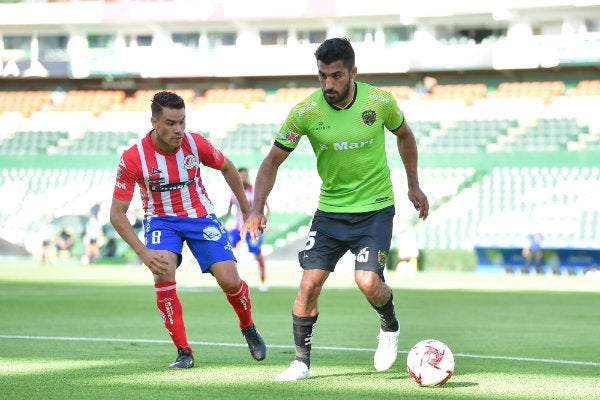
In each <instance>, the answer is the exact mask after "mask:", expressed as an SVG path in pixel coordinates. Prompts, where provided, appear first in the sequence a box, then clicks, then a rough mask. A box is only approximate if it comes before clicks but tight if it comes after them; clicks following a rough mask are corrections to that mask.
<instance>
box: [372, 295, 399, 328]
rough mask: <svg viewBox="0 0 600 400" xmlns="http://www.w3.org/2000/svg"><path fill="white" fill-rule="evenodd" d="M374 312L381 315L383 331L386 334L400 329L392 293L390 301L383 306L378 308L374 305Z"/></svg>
mask: <svg viewBox="0 0 600 400" xmlns="http://www.w3.org/2000/svg"><path fill="white" fill-rule="evenodd" d="M371 306H372V307H373V310H375V312H376V313H377V315H379V318H380V319H381V330H382V331H384V332H396V331H397V330H398V329H399V328H400V323H399V322H398V319H397V318H396V313H395V311H394V295H393V294H392V293H390V299H389V300H388V301H387V303H385V304H384V305H383V306H381V307H378V306H376V305H373V304H372V303H371Z"/></svg>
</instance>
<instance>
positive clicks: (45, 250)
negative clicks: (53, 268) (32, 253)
mask: <svg viewBox="0 0 600 400" xmlns="http://www.w3.org/2000/svg"><path fill="white" fill-rule="evenodd" d="M40 236H41V237H42V252H41V255H40V260H41V261H42V262H43V263H50V264H54V263H55V262H56V247H55V238H56V228H55V227H54V225H53V224H52V222H51V221H50V217H48V216H44V219H43V221H42V224H41V225H40Z"/></svg>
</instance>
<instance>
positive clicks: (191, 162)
mask: <svg viewBox="0 0 600 400" xmlns="http://www.w3.org/2000/svg"><path fill="white" fill-rule="evenodd" d="M196 165H198V159H197V158H196V156H195V155H193V154H190V155H187V156H185V158H184V159H183V167H184V168H185V169H192V168H195V167H196Z"/></svg>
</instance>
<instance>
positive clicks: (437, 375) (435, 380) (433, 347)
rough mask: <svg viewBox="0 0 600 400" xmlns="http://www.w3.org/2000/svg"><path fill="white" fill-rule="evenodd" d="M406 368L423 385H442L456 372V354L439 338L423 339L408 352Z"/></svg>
mask: <svg viewBox="0 0 600 400" xmlns="http://www.w3.org/2000/svg"><path fill="white" fill-rule="evenodd" d="M406 369H407V370H408V373H409V374H410V376H412V378H413V379H414V380H415V382H417V383H418V384H419V385H421V386H442V385H443V384H444V383H446V382H448V379H450V377H451V376H452V373H453V372H454V355H453V354H452V351H450V348H449V347H448V346H446V344H444V343H443V342H441V341H439V340H435V339H426V340H422V341H420V342H419V343H417V344H415V345H414V346H413V348H412V349H410V351H409V352H408V357H407V358H406Z"/></svg>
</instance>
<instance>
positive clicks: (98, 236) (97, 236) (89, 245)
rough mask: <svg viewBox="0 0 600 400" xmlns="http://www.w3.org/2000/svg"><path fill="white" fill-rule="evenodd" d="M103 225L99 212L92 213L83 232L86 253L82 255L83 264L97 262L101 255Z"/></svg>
mask: <svg viewBox="0 0 600 400" xmlns="http://www.w3.org/2000/svg"><path fill="white" fill-rule="evenodd" d="M102 236H103V234H102V226H101V224H100V222H99V221H98V216H97V214H93V213H91V214H90V216H89V218H88V220H87V222H86V224H85V231H84V234H83V243H84V244H85V254H84V255H83V256H82V257H81V261H82V264H83V265H87V264H96V263H97V262H98V256H99V255H100V241H101V240H102Z"/></svg>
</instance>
